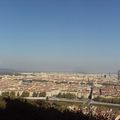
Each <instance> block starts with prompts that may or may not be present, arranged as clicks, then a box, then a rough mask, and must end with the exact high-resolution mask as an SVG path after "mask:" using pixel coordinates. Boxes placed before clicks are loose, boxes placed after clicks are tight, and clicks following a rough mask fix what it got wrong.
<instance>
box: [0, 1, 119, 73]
mask: <svg viewBox="0 0 120 120" xmlns="http://www.w3.org/2000/svg"><path fill="white" fill-rule="evenodd" d="M119 5H120V1H119V0H1V1H0V68H11V69H17V70H34V71H39V70H40V71H80V72H116V71H117V70H118V69H120V55H119V53H120V22H119V21H120V7H119Z"/></svg>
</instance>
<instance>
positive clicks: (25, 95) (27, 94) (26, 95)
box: [21, 92, 29, 97]
mask: <svg viewBox="0 0 120 120" xmlns="http://www.w3.org/2000/svg"><path fill="white" fill-rule="evenodd" d="M21 97H29V92H23V93H22V95H21Z"/></svg>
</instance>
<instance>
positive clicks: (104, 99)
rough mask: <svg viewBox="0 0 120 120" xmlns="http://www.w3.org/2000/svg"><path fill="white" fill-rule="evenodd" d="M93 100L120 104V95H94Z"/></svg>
mask: <svg viewBox="0 0 120 120" xmlns="http://www.w3.org/2000/svg"><path fill="white" fill-rule="evenodd" d="M94 100H95V101H99V102H105V103H115V104H120V97H116V98H107V97H106V98H105V97H100V96H98V97H96V98H94Z"/></svg>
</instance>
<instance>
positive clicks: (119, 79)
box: [118, 70, 120, 82]
mask: <svg viewBox="0 0 120 120" xmlns="http://www.w3.org/2000/svg"><path fill="white" fill-rule="evenodd" d="M118 82H120V70H119V71H118Z"/></svg>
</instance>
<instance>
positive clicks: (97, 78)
mask: <svg viewBox="0 0 120 120" xmlns="http://www.w3.org/2000/svg"><path fill="white" fill-rule="evenodd" d="M0 96H1V97H0V115H1V116H2V117H3V118H4V119H5V120H7V119H9V118H11V119H17V118H15V116H14V117H13V116H12V114H13V113H16V114H19V113H20V114H21V115H23V113H21V112H20V111H19V110H21V111H22V110H23V111H24V112H26V115H28V114H29V112H30V113H31V112H33V114H35V115H33V116H34V117H35V116H36V118H38V119H39V118H41V119H49V118H50V117H51V119H56V120H57V119H58V118H57V117H59V118H61V117H63V115H64V117H65V116H66V117H67V118H66V117H65V118H61V120H68V119H69V120H70V119H71V120H74V119H78V120H79V119H81V118H82V119H83V120H85V119H89V120H93V119H94V120H117V119H115V118H116V117H117V116H118V115H119V114H120V71H119V72H118V73H117V74H113V73H108V74H106V73H102V74H101V73H100V74H90V73H89V74H86V73H58V72H40V73H14V74H13V73H12V74H1V75H0ZM26 105H27V106H26ZM41 107H42V108H41ZM38 108H39V110H40V111H39V112H38ZM29 109H31V110H29ZM11 110H13V113H12V112H11ZM14 110H15V111H14ZM34 110H36V112H38V113H34ZM1 111H2V112H1ZM17 112H18V113H17ZM41 112H42V113H41ZM51 112H55V113H57V115H58V116H57V115H55V114H54V115H52V113H51ZM39 114H48V116H49V114H51V116H50V117H48V116H47V117H46V118H44V117H45V116H44V115H42V116H37V115H39ZM6 115H7V118H5V116H6ZM21 115H18V116H16V117H18V118H20V117H21ZM68 115H69V116H68ZM71 115H73V116H74V117H72V116H71ZM8 116H10V117H8ZM27 117H28V116H26V119H29V120H31V119H32V118H31V117H30V116H29V117H28V118H27ZM21 119H23V118H21ZM32 120H33V119H32Z"/></svg>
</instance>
